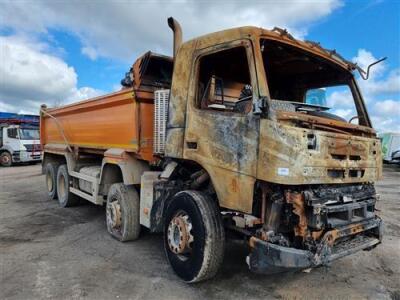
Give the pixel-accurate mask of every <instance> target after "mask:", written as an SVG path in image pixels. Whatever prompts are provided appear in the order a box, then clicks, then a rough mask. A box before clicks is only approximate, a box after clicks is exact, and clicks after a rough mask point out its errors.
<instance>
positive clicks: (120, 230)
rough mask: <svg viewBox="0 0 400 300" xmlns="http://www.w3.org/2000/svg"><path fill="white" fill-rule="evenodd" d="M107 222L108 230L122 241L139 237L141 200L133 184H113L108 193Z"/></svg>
mask: <svg viewBox="0 0 400 300" xmlns="http://www.w3.org/2000/svg"><path fill="white" fill-rule="evenodd" d="M106 223H107V230H108V232H109V233H110V234H111V235H112V236H113V237H114V238H116V239H117V240H119V241H120V242H126V241H133V240H137V239H138V238H139V234H140V200H139V195H138V193H137V191H136V189H135V188H134V187H133V186H128V185H125V184H123V183H114V184H113V185H111V187H110V190H109V191H108V195H107V206H106Z"/></svg>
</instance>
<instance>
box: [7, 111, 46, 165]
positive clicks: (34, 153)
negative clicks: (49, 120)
mask: <svg viewBox="0 0 400 300" xmlns="http://www.w3.org/2000/svg"><path fill="white" fill-rule="evenodd" d="M38 125H39V118H38V116H29V115H28V116H27V115H17V114H12V113H0V165H1V166H3V167H9V166H11V165H12V164H15V163H29V162H40V161H41V159H42V152H41V145H40V138H39V127H38Z"/></svg>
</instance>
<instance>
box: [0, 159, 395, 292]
mask: <svg viewBox="0 0 400 300" xmlns="http://www.w3.org/2000/svg"><path fill="white" fill-rule="evenodd" d="M399 182H400V167H396V166H390V167H385V171H384V180H383V181H381V182H379V183H378V185H377V188H378V192H379V193H380V194H381V201H380V202H378V204H377V208H378V209H379V210H380V215H381V216H382V217H383V219H384V222H385V237H384V242H383V244H382V245H380V246H378V247H377V248H375V249H374V250H372V251H369V252H359V253H356V254H353V255H351V256H349V257H345V258H343V259H341V260H338V261H336V262H334V263H333V264H332V266H330V267H321V268H317V269H313V270H311V272H310V273H302V272H299V273H293V274H281V275H274V276H261V275H256V274H252V273H250V272H249V271H248V269H247V265H246V263H245V257H246V254H247V248H246V246H245V245H242V244H239V243H237V242H228V246H227V249H226V253H225V260H224V264H223V267H222V269H221V270H220V272H219V274H218V276H217V277H216V278H214V279H212V280H210V281H207V282H203V283H200V284H196V285H187V284H185V283H182V282H181V281H179V279H178V278H177V277H176V276H175V275H174V274H173V272H172V270H171V269H170V267H169V265H168V263H167V261H166V259H165V257H164V252H163V247H162V238H161V236H160V235H153V234H149V233H145V234H143V235H142V237H141V239H139V240H138V241H136V242H129V243H125V244H121V243H119V242H117V241H116V240H114V239H112V238H111V237H110V236H109V235H108V233H107V230H106V226H105V211H104V208H103V207H98V206H95V205H91V204H89V203H88V204H84V205H81V206H79V207H74V208H68V209H63V208H60V207H59V206H58V204H57V202H56V201H50V200H47V199H46V193H45V185H44V178H43V176H42V175H41V173H40V165H33V166H16V167H12V168H0V299H39V298H40V299H46V298H52V299H53V298H61V299H66V298H68V299H78V298H88V299H115V298H116V299H127V298H130V299H232V298H236V299H259V298H264V299H269V298H285V299H292V298H296V299H320V298H328V299H348V298H352V299H365V298H371V299H400V240H399V237H400V188H399Z"/></svg>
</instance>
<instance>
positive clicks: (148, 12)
mask: <svg viewBox="0 0 400 300" xmlns="http://www.w3.org/2000/svg"><path fill="white" fill-rule="evenodd" d="M341 5H342V3H341V1H340V0H327V1H301V0H298V1H296V0H293V1H285V5H284V7H282V3H281V2H279V1H247V2H246V4H244V3H242V2H241V1H231V2H228V1H212V2H211V1H207V2H200V1H199V2H196V1H175V2H170V3H167V2H162V1H148V2H140V3H139V2H137V1H131V2H128V1H126V2H125V1H124V2H116V1H114V2H111V1H110V2H108V1H104V2H101V4H99V3H98V2H96V1H35V2H30V5H26V3H25V2H21V1H9V2H3V4H2V9H1V10H0V26H3V27H9V28H13V29H16V30H22V31H29V32H35V33H38V32H39V33H46V32H47V30H48V29H49V28H57V29H63V30H67V31H69V32H71V33H73V34H75V35H76V36H78V37H79V38H80V39H81V41H82V44H83V45H84V47H83V48H82V50H81V51H82V53H84V54H86V55H88V56H89V57H90V58H92V59H95V57H98V56H107V57H111V58H116V59H120V60H124V61H127V62H131V61H132V59H133V58H134V57H136V56H137V55H138V54H140V53H142V52H145V51H147V50H153V51H161V52H165V53H166V54H168V53H171V48H172V46H171V44H172V36H171V32H170V29H169V28H168V27H167V22H166V20H167V17H169V16H173V17H175V18H176V19H177V20H178V21H180V22H181V24H182V27H183V32H184V37H185V39H189V38H192V37H194V36H198V35H201V34H206V33H209V32H213V31H216V30H221V29H226V28H230V27H237V26H242V25H255V26H262V27H265V28H272V27H274V26H280V27H286V28H288V29H289V30H291V31H292V32H293V33H294V34H295V35H296V36H304V35H305V34H306V32H307V28H308V26H309V25H310V24H311V23H312V22H314V21H316V20H318V19H320V18H322V17H324V16H327V15H329V14H330V13H332V11H334V10H335V9H337V8H338V7H340V6H341Z"/></svg>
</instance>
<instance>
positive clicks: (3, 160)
mask: <svg viewBox="0 0 400 300" xmlns="http://www.w3.org/2000/svg"><path fill="white" fill-rule="evenodd" d="M1 162H2V163H3V164H7V163H8V162H9V159H8V156H7V155H3V156H2V157H1Z"/></svg>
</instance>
